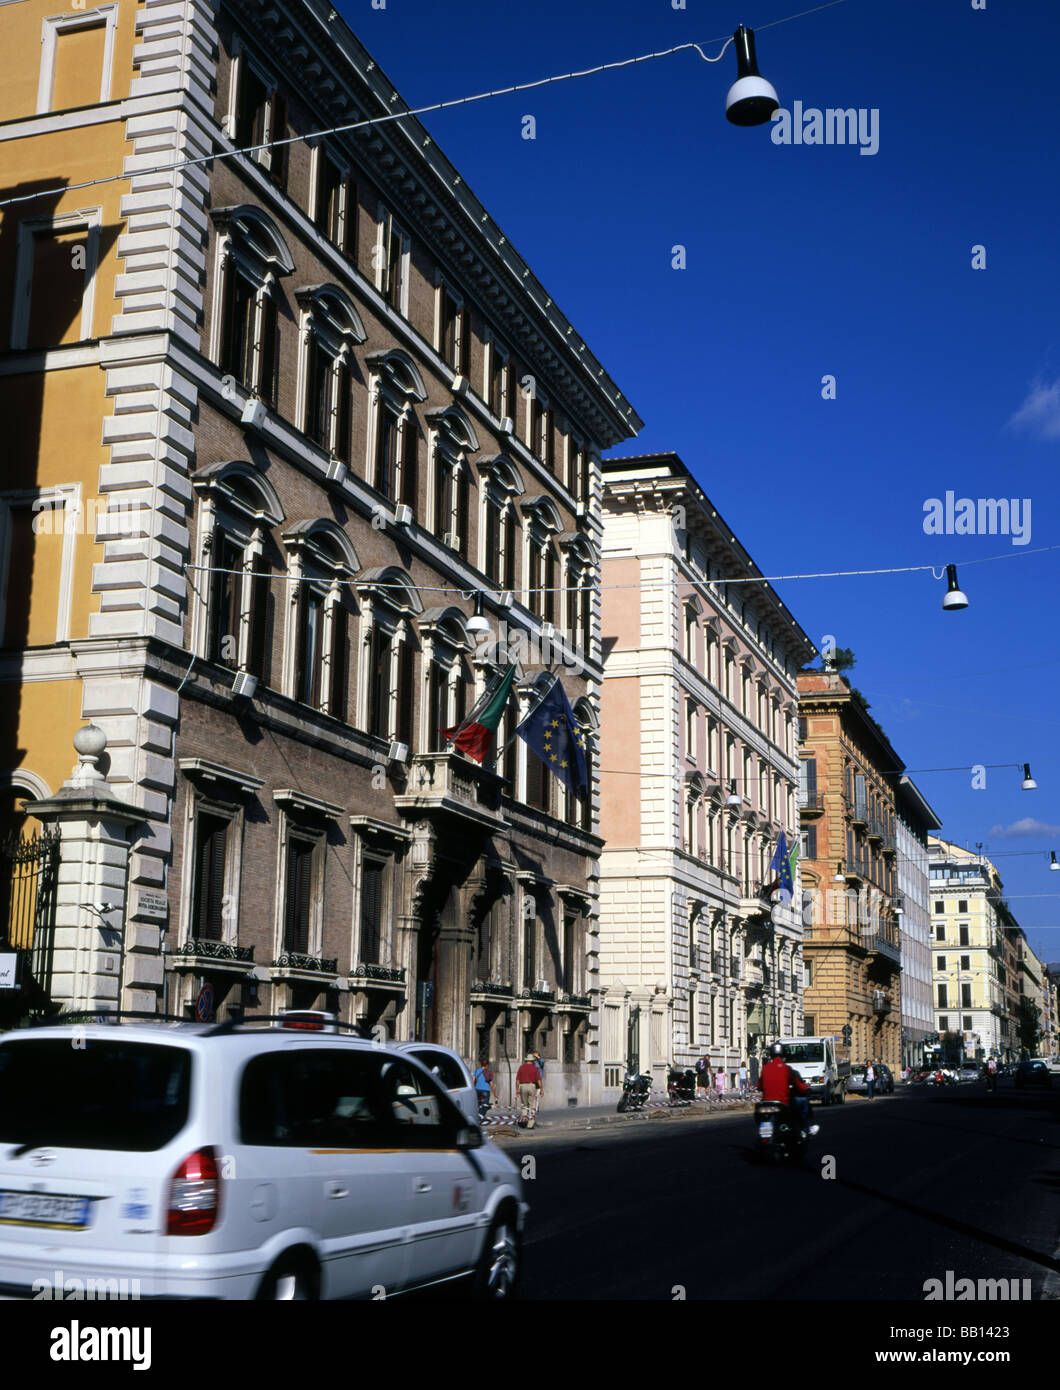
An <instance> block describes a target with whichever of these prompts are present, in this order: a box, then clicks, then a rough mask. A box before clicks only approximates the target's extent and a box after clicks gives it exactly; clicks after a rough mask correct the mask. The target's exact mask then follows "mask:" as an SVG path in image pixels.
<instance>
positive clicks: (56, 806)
mask: <svg viewBox="0 0 1060 1390" xmlns="http://www.w3.org/2000/svg"><path fill="white" fill-rule="evenodd" d="M106 746H107V739H106V735H105V734H104V733H103V730H102V729H99V728H97V727H96V726H95V725H94V724H86V725H85V726H84V727H83V728H81V729H78V731H77V733H76V734H75V735H74V748H75V749H76V750H77V754H78V762H77V766H76V767H75V768H74V770H73V772H72V773H71V775H70V777H69V778H68V779H67V780H66V781H65V782H64V783H63V785H62V787H61V788H60V790H59V791H58V792H57V793H56V795H55V796H53V797H50V798H49V799H48V800H46V801H34V802H32V803H30V805H29V806H28V807H27V809H28V811H29V813H30V814H31V815H33V816H35V817H36V818H37V819H38V820H39V821H42V822H43V823H44V825H45V827H53V828H54V829H55V830H56V831H57V832H58V835H59V869H58V875H57V881H56V889H55V925H54V928H53V931H54V955H53V961H52V987H51V996H52V1000H53V1001H54V1003H56V1004H59V1005H62V1006H63V1007H64V1008H65V1009H66V1010H67V1011H72V1010H78V1011H86V1012H90V1013H103V1012H111V1011H113V1010H115V1009H120V1008H121V1007H122V1003H121V989H122V976H123V963H124V955H125V949H126V940H125V933H126V921H127V914H126V897H127V884H128V874H129V852H130V848H131V846H130V839H129V831H130V828H131V827H132V826H134V825H138V824H141V823H142V822H143V818H144V817H143V812H142V811H140V810H139V809H138V808H137V807H135V806H130V805H129V804H128V803H127V802H124V801H122V800H120V799H119V798H118V797H117V796H115V795H114V793H113V791H112V790H111V788H110V786H109V785H108V783H107V781H106V779H105V778H104V776H103V774H102V773H101V772H100V770H99V766H98V764H99V760H100V758H101V756H102V754H103V752H104V750H105V749H106ZM158 964H159V969H158V975H159V981H161V965H162V962H161V958H160V959H159V963H158Z"/></svg>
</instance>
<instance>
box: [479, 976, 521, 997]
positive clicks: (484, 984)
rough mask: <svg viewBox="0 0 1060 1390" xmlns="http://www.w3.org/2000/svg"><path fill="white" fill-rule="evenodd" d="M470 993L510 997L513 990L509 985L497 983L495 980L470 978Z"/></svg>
mask: <svg viewBox="0 0 1060 1390" xmlns="http://www.w3.org/2000/svg"><path fill="white" fill-rule="evenodd" d="M471 993H472V994H488V995H490V996H491V997H492V998H494V999H511V997H512V995H513V994H514V990H513V989H512V986H511V985H502V984H498V983H497V981H496V980H472V981H471Z"/></svg>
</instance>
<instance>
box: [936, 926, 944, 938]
mask: <svg viewBox="0 0 1060 1390" xmlns="http://www.w3.org/2000/svg"><path fill="white" fill-rule="evenodd" d="M935 940H936V941H945V940H946V928H945V927H944V926H942V925H941V924H940V925H939V926H937V927H936V928H935Z"/></svg>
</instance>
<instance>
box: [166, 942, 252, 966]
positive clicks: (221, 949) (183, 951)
mask: <svg viewBox="0 0 1060 1390" xmlns="http://www.w3.org/2000/svg"><path fill="white" fill-rule="evenodd" d="M173 954H174V956H175V957H177V969H178V970H187V969H192V970H193V969H197V968H198V967H200V966H208V967H209V969H211V970H218V969H219V970H227V971H233V972H238V973H243V972H245V971H247V970H249V969H250V968H251V967H252V966H253V964H254V947H253V946H237V945H236V944H235V943H234V942H231V941H213V940H211V939H210V938H209V937H205V936H189V937H187V938H186V939H185V940H184V941H182V942H181V943H180V945H179V946H178V947H177V948H176V950H175V951H174V952H173Z"/></svg>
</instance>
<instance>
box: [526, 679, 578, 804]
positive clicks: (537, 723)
mask: <svg viewBox="0 0 1060 1390" xmlns="http://www.w3.org/2000/svg"><path fill="white" fill-rule="evenodd" d="M515 732H516V733H517V734H518V735H519V737H520V738H521V739H522V740H523V741H524V742H525V743H527V744H529V746H530V747H531V748H532V749H533V750H534V752H535V753H536V754H537V756H538V757H539V758H540V759H541V761H542V762H543V763H544V764H545V766H546V767H547V768H548V769H549V771H550V772H554V773H555V774H556V776H557V777H558V778H559V780H560V781H561V782H562V783H563V784H564V786H566V787H569V788H570V790H571V791H572V792H575V793H581V792H583V791H585V789H586V788H587V787H588V785H589V767H588V764H587V763H586V761H585V739H584V736H583V734H582V733H581V730H580V729H579V728H578V726H577V724H576V723H575V722H574V711H573V710H572V709H571V707H570V701H569V700H568V699H567V695H566V692H565V691H564V689H563V686H562V685H560V683H559V678H558V677H557V678H556V679H555V680H554V681H553V683H552V686H551V687H550V689H549V692H548V694H547V695H546V696H545V698H544V699H543V700H542V701H541V702H540V704H539V705H538V706H537V708H536V709H535V710H534V711H533V713H532V714H528V715H527V717H526V718H525V719H524V720H523V722H522V723H521V724H520V725H519V727H518V728H517V729H516V731H515Z"/></svg>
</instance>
